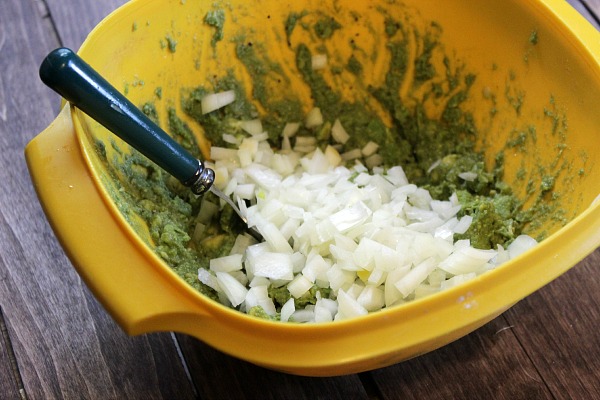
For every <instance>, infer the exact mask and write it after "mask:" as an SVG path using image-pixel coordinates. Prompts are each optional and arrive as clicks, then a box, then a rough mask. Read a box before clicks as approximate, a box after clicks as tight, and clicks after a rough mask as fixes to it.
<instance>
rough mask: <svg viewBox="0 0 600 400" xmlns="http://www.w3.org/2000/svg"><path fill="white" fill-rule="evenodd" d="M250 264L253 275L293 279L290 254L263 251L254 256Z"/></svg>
mask: <svg viewBox="0 0 600 400" xmlns="http://www.w3.org/2000/svg"><path fill="white" fill-rule="evenodd" d="M252 266H253V268H252V269H253V273H254V275H255V276H263V277H265V278H269V279H280V280H287V281H291V280H292V279H294V271H293V268H294V265H293V263H292V258H291V254H282V253H273V252H264V253H261V254H259V255H258V256H256V257H255V258H254V260H253V261H252Z"/></svg>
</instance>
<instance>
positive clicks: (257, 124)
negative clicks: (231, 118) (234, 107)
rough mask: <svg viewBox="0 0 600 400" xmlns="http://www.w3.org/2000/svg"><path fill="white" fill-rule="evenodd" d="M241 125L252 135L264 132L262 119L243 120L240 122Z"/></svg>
mask: <svg viewBox="0 0 600 400" xmlns="http://www.w3.org/2000/svg"><path fill="white" fill-rule="evenodd" d="M240 127H241V128H242V129H243V130H244V131H246V132H248V133H249V134H251V135H258V134H261V133H263V127H262V122H261V121H260V119H251V120H246V121H242V122H241V123H240Z"/></svg>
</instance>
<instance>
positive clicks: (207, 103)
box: [200, 90, 235, 114]
mask: <svg viewBox="0 0 600 400" xmlns="http://www.w3.org/2000/svg"><path fill="white" fill-rule="evenodd" d="M234 101H235V92H234V91H233V90H226V91H224V92H218V93H210V94H207V95H206V96H204V97H203V98H202V100H201V101H200V107H201V108H202V114H208V113H209V112H212V111H215V110H218V109H219V108H222V107H225V106H226V105H229V104H231V103H233V102H234Z"/></svg>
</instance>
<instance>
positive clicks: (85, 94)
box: [40, 48, 215, 195]
mask: <svg viewBox="0 0 600 400" xmlns="http://www.w3.org/2000/svg"><path fill="white" fill-rule="evenodd" d="M40 78H41V79H42V81H43V82H44V83H45V84H46V85H48V86H49V87H50V88H51V89H53V90H54V91H55V92H57V93H58V94H60V95H61V96H62V97H64V98H65V99H66V100H67V101H69V102H70V103H71V104H73V105H74V106H75V107H77V108H79V109H80V110H81V111H83V112H84V113H86V114H87V115H89V116H90V117H92V118H93V119H94V120H96V121H98V122H99V123H100V124H101V125H103V126H104V127H105V128H107V129H108V130H110V131H111V132H113V133H114V134H115V135H117V136H119V137H120V138H121V139H123V140H124V141H125V142H127V143H129V145H131V146H132V147H133V148H135V149H137V150H138V151H140V152H141V153H142V154H144V155H145V156H146V157H148V158H149V159H150V160H152V161H154V162H155V163H156V164H158V165H159V166H160V167H161V168H162V169H164V170H165V171H167V172H168V173H169V174H171V175H173V176H174V177H175V178H177V179H178V180H179V181H180V182H181V183H183V184H184V185H186V186H189V187H190V188H191V189H192V191H193V192H194V193H196V194H199V195H201V194H203V193H204V192H206V191H207V190H208V189H209V188H210V186H211V185H212V183H213V181H214V178H215V175H214V171H213V170H211V169H210V168H205V167H204V164H203V163H202V161H200V160H197V159H196V158H195V157H193V156H192V155H191V154H190V153H189V152H187V151H186V150H185V149H184V148H183V147H181V146H180V145H179V144H178V143H177V142H176V141H175V140H173V138H171V137H170V136H169V135H168V134H167V133H165V132H164V131H163V130H162V129H161V128H160V127H159V126H158V125H156V124H155V123H154V122H152V120H150V118H148V117H147V116H146V115H145V114H144V113H142V112H141V111H140V110H139V109H138V108H137V107H136V106H135V105H133V104H132V103H131V102H130V101H129V100H127V99H126V98H125V96H123V95H122V94H121V93H119V91H118V90H117V89H115V88H114V87H113V86H112V85H111V84H110V83H108V82H107V81H106V80H105V79H104V78H102V77H101V76H100V74H98V72H96V71H95V70H94V69H93V68H92V67H91V66H90V65H89V64H87V63H86V62H85V61H83V60H82V59H81V58H80V57H79V56H78V55H77V54H75V53H74V52H73V51H72V50H70V49H67V48H59V49H56V50H53V51H52V52H51V53H50V54H48V56H46V58H45V59H44V61H43V62H42V65H41V66H40Z"/></svg>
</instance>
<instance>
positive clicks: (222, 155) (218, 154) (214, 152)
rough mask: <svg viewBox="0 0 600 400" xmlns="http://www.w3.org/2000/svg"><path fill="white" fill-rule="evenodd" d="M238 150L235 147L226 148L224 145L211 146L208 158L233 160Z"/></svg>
mask: <svg viewBox="0 0 600 400" xmlns="http://www.w3.org/2000/svg"><path fill="white" fill-rule="evenodd" d="M237 154H238V151H237V150H235V149H226V148H224V147H217V146H212V147H211V148H210V158H211V159H212V160H214V161H218V160H235V159H236V158H237Z"/></svg>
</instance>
